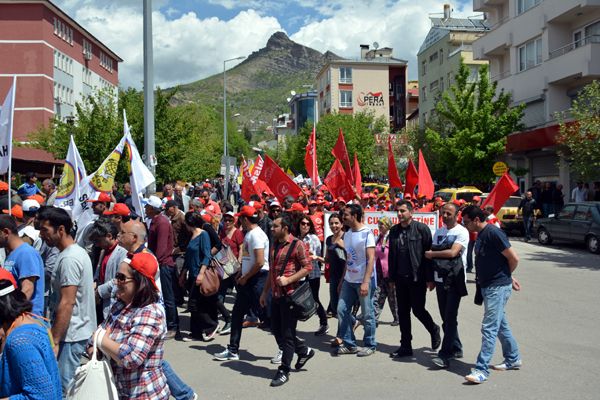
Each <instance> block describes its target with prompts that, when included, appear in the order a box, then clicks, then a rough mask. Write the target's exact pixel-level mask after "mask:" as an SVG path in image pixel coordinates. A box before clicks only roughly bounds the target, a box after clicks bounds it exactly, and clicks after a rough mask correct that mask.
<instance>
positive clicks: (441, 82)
mask: <svg viewBox="0 0 600 400" xmlns="http://www.w3.org/2000/svg"><path fill="white" fill-rule="evenodd" d="M443 91H444V78H440V92H443Z"/></svg>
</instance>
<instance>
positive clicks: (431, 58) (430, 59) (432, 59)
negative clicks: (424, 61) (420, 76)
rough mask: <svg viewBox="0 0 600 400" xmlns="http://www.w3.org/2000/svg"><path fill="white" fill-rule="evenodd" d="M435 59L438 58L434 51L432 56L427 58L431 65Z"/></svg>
mask: <svg viewBox="0 0 600 400" xmlns="http://www.w3.org/2000/svg"><path fill="white" fill-rule="evenodd" d="M437 58H438V53H437V51H436V52H435V53H433V54H432V55H430V56H429V62H430V63H432V62H434V61H435V60H437Z"/></svg>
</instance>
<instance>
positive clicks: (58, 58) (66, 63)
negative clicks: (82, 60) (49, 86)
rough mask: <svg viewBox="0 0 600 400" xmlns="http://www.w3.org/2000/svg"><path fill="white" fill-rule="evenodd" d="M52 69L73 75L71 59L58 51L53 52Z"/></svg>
mask: <svg viewBox="0 0 600 400" xmlns="http://www.w3.org/2000/svg"><path fill="white" fill-rule="evenodd" d="M54 68H56V69H59V70H61V71H63V72H65V73H67V74H69V75H73V59H72V58H71V57H67V56H66V55H64V54H62V53H61V52H60V51H58V50H54Z"/></svg>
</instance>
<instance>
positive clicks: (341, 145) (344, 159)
mask: <svg viewBox="0 0 600 400" xmlns="http://www.w3.org/2000/svg"><path fill="white" fill-rule="evenodd" d="M331 154H333V156H334V157H335V158H337V159H338V160H340V162H341V164H342V165H343V167H344V172H346V176H347V177H349V178H350V182H354V176H353V175H354V174H353V173H352V167H351V166H350V158H349V157H348V150H347V149H346V141H345V140H344V133H343V132H342V128H340V133H339V135H338V138H337V142H335V146H333V149H331Z"/></svg>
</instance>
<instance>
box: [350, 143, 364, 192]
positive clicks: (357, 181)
mask: <svg viewBox="0 0 600 400" xmlns="http://www.w3.org/2000/svg"><path fill="white" fill-rule="evenodd" d="M352 172H353V173H354V187H355V188H356V193H357V194H358V195H359V196H362V174H361V173H360V164H359V163H358V157H356V153H354V168H352Z"/></svg>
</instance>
